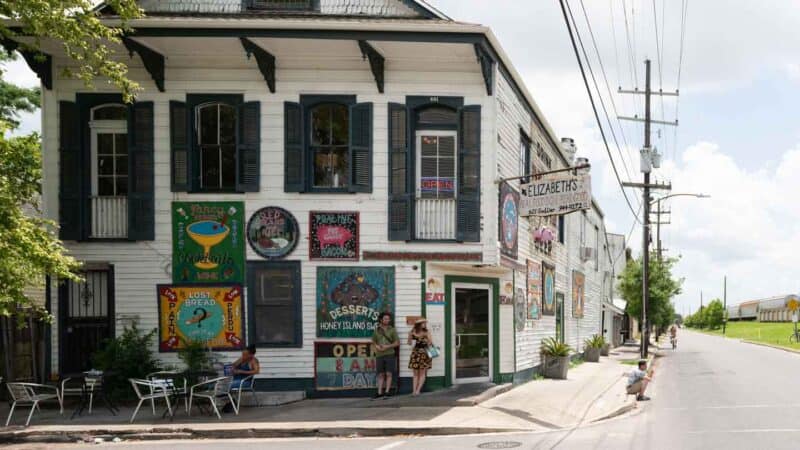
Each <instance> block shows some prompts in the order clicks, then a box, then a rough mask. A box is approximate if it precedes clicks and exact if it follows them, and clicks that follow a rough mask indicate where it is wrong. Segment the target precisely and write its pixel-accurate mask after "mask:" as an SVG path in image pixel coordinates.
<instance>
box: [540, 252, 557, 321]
mask: <svg viewBox="0 0 800 450" xmlns="http://www.w3.org/2000/svg"><path fill="white" fill-rule="evenodd" d="M555 291H556V267H555V266H551V265H550V264H547V263H544V264H542V314H543V315H545V316H553V315H555V313H556V298H555Z"/></svg>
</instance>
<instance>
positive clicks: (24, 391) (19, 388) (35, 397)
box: [6, 383, 63, 427]
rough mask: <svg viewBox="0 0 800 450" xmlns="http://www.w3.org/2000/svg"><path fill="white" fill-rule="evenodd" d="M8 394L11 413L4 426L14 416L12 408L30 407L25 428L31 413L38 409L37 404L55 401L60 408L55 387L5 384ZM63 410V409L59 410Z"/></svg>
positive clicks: (31, 384)
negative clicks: (9, 395)
mask: <svg viewBox="0 0 800 450" xmlns="http://www.w3.org/2000/svg"><path fill="white" fill-rule="evenodd" d="M6 386H7V387H8V392H9V394H11V400H12V402H13V403H11V411H9V412H8V419H6V426H8V424H9V423H11V416H13V415H14V408H16V407H17V405H20V406H23V405H31V412H30V413H28V420H27V421H26V422H25V426H26V427H27V426H28V424H29V423H31V417H33V412H34V411H36V410H37V409H39V403H41V402H43V401H46V400H51V399H56V401H58V404H59V406H61V396H60V395H59V394H58V388H57V387H55V386H48V385H46V384H38V383H6ZM60 409H61V410H63V408H60Z"/></svg>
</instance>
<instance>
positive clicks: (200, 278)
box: [172, 202, 245, 283]
mask: <svg viewBox="0 0 800 450" xmlns="http://www.w3.org/2000/svg"><path fill="white" fill-rule="evenodd" d="M244 260H245V256H244V203H243V202H172V281H173V282H175V283H219V282H225V283H231V282H236V283H243V282H244Z"/></svg>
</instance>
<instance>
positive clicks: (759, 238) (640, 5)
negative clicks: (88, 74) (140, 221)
mask: <svg viewBox="0 0 800 450" xmlns="http://www.w3.org/2000/svg"><path fill="white" fill-rule="evenodd" d="M429 2H430V3H432V4H433V5H434V6H436V7H437V8H439V9H440V10H441V11H443V12H444V13H445V14H447V15H449V16H450V17H452V18H454V19H456V20H459V21H464V22H471V23H481V24H484V25H487V26H490V27H491V28H492V30H493V32H494V33H495V34H496V35H497V37H498V39H499V41H500V43H501V45H502V46H503V48H504V49H505V51H506V52H507V53H508V54H509V56H510V58H511V61H512V63H513V65H514V66H515V68H516V69H517V70H518V71H519V72H520V74H521V75H522V76H523V78H524V81H525V84H526V86H527V87H528V89H529V90H530V92H531V93H532V95H533V97H534V99H535V101H536V102H537V104H538V105H539V107H540V108H541V110H542V111H543V113H544V115H545V118H546V120H547V121H548V122H549V123H550V124H551V126H552V127H553V129H554V130H555V132H556V134H557V135H558V136H569V137H572V138H574V139H575V141H576V144H577V146H578V155H579V156H585V157H588V158H589V159H590V162H591V163H592V173H593V177H592V179H593V194H594V196H595V198H596V199H597V201H598V202H599V204H600V206H601V208H602V209H603V211H604V213H605V218H606V224H607V228H608V229H609V231H611V232H615V233H619V234H624V235H626V236H628V235H629V233H630V236H631V240H630V241H629V242H628V246H629V247H631V248H633V250H634V254H635V255H636V256H638V254H640V253H641V252H640V249H641V246H642V245H641V242H642V232H641V228H640V227H639V226H633V225H634V224H635V222H634V216H633V213H632V212H631V210H630V209H629V208H628V206H627V204H626V202H625V199H624V198H623V196H622V193H621V189H620V187H619V185H618V184H617V180H616V178H615V177H614V173H613V170H612V168H611V163H610V157H609V154H608V153H607V152H606V149H605V147H604V145H603V141H602V138H601V136H600V132H599V128H598V126H597V123H596V121H595V118H594V116H593V113H592V110H591V106H590V103H589V100H588V96H587V93H586V89H585V87H584V84H583V80H582V78H581V73H580V70H579V68H578V64H577V62H576V59H575V54H574V52H573V49H572V46H571V43H570V39H569V35H568V33H567V30H566V25H565V23H564V18H563V15H562V12H561V8H560V6H559V2H558V1H557V0H535V1H530V0H493V1H491V2H489V1H485V0H429ZM683 4H686V5H687V9H686V27H685V35H684V44H683V49H684V50H683V53H682V58H681V57H680V55H681V52H680V47H681V12H682V8H681V6H682V5H683ZM654 5H655V7H654ZM569 6H570V8H571V10H572V14H573V17H574V20H575V22H576V23H577V25H578V32H579V35H580V37H581V39H582V40H583V44H584V46H585V48H586V52H587V54H588V55H589V63H590V65H591V67H592V70H593V71H594V75H595V77H596V79H597V82H598V83H599V86H600V90H601V93H602V98H603V101H604V102H605V106H606V108H607V110H608V114H609V116H610V117H611V126H612V127H613V129H614V134H615V135H616V138H617V141H618V142H619V146H617V145H616V144H615V141H614V139H613V137H612V136H611V134H610V129H609V128H608V123H607V122H606V118H605V117H606V116H605V115H604V114H603V111H602V109H601V107H600V105H599V104H598V108H599V112H600V116H601V121H602V122H603V126H604V127H605V130H606V134H607V135H608V139H609V146H610V151H611V157H613V159H614V163H615V164H616V166H617V169H618V171H619V173H620V177H621V178H622V179H623V180H633V181H637V182H641V179H642V175H641V173H640V172H639V158H638V149H639V148H640V147H641V146H642V143H643V136H644V131H643V127H642V124H641V123H636V122H624V121H618V120H616V119H614V117H615V116H616V114H615V112H614V110H615V109H616V111H617V113H618V114H619V115H624V116H633V115H634V114H638V115H639V116H640V117H641V115H642V111H643V103H644V102H643V96H641V95H625V94H618V93H616V90H617V88H618V87H623V88H624V89H630V88H632V87H638V88H640V89H643V87H644V60H645V59H647V58H649V59H651V60H652V85H653V87H654V89H663V90H664V91H665V92H668V91H675V90H676V89H677V88H678V87H679V88H680V96H679V97H678V100H677V102H676V98H675V97H663V98H654V100H653V108H652V111H653V117H654V118H655V119H658V120H667V121H671V120H675V119H676V118H677V119H678V120H679V126H678V127H677V128H676V129H674V128H673V127H668V126H656V127H654V128H653V130H652V131H653V133H652V135H651V138H652V142H653V144H654V145H655V146H656V147H657V148H658V149H659V150H660V152H661V153H663V154H664V161H663V163H662V167H661V169H658V170H655V171H654V172H653V179H655V180H658V181H669V182H671V183H672V186H673V187H672V193H702V194H707V195H710V196H711V197H710V198H707V199H696V198H692V197H678V198H674V199H671V200H667V201H665V202H664V204H663V205H662V207H663V208H664V209H670V210H671V211H672V213H671V214H670V216H671V217H670V218H667V217H662V220H664V221H667V220H668V221H670V224H668V225H663V226H662V229H661V236H662V246H663V247H664V248H665V249H667V251H666V253H665V254H666V255H669V256H674V257H680V260H679V262H678V263H677V265H676V267H675V274H676V275H677V276H679V277H682V278H684V283H683V292H682V293H681V294H680V295H678V296H677V297H676V299H675V306H676V310H677V312H679V313H686V312H691V311H694V310H695V309H696V308H697V307H698V306H699V304H700V296H701V292H702V295H703V298H704V299H705V302H706V303H707V302H708V300H709V299H712V298H716V297H720V298H721V297H722V295H723V279H724V277H725V276H727V294H728V304H736V303H739V302H741V301H745V300H748V299H755V298H761V297H768V296H774V295H783V294H789V293H798V292H799V291H800V280H799V279H798V278H797V276H796V273H797V272H796V269H795V266H794V264H795V263H796V262H795V260H796V259H797V258H796V255H798V254H800V233H799V232H798V226H797V224H798V223H800V205H798V204H797V203H795V199H796V198H797V195H795V194H794V192H795V191H794V189H795V186H796V185H797V184H798V183H797V182H796V179H797V178H798V177H797V176H796V175H795V174H797V173H798V171H800V122H799V121H798V120H797V118H798V117H800V60H798V58H797V55H800V39H797V34H796V30H797V29H798V28H800V4H797V2H793V1H791V0H782V1H781V0H767V1H763V2H755V1H752V0H655V1H653V0H624V1H623V0H584V1H583V2H581V1H580V0H569ZM583 7H585V11H586V15H585V16H584V9H583ZM654 9H655V11H654ZM623 11H624V12H623ZM587 18H588V22H589V24H590V25H591V30H592V33H593V34H594V38H595V41H596V45H597V52H596V53H595V47H594V45H593V43H592V37H591V35H590V32H589V28H588V27H587ZM626 20H627V25H628V28H627V33H626V27H625V22H626ZM656 28H658V33H657V34H656V30H655V29H656ZM656 36H658V40H657V39H656ZM598 55H599V60H598ZM659 56H660V57H659ZM601 64H602V69H604V70H601V67H600V66H601ZM679 67H680V76H681V78H680V85H679V84H678V71H679V70H678V69H679ZM634 68H635V73H634ZM7 69H8V72H7V73H6V79H9V80H10V81H12V82H16V83H18V84H22V85H26V86H33V85H37V84H38V80H37V79H36V76H35V75H34V74H33V73H31V72H30V71H29V70H28V69H27V67H26V66H25V64H24V62H22V61H21V60H20V61H17V62H15V63H11V64H10V65H9V66H8V67H7ZM604 75H605V77H604ZM604 79H607V80H608V86H609V88H610V89H609V90H610V91H611V94H609V93H608V91H607V89H606V84H605V81H604ZM590 83H591V79H590ZM612 101H613V106H612ZM662 102H663V105H662ZM676 113H677V114H676ZM22 119H23V120H22V127H21V129H20V130H19V132H29V131H35V130H38V129H39V127H40V120H39V115H38V113H35V114H29V115H24V116H23V118H22ZM623 161H624V162H623ZM628 196H629V198H630V201H631V202H632V204H633V206H634V208H637V207H638V205H639V202H640V200H639V199H640V198H641V191H638V190H635V189H628Z"/></svg>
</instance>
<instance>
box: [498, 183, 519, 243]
mask: <svg viewBox="0 0 800 450" xmlns="http://www.w3.org/2000/svg"><path fill="white" fill-rule="evenodd" d="M499 219H500V220H499V227H498V228H499V229H500V252H501V253H502V254H504V255H506V256H509V257H511V258H513V259H517V248H518V245H519V192H517V191H516V190H514V188H512V187H511V185H510V184H509V183H501V184H500V218H499Z"/></svg>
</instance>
